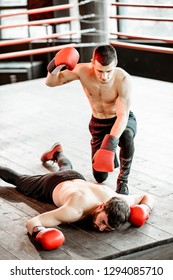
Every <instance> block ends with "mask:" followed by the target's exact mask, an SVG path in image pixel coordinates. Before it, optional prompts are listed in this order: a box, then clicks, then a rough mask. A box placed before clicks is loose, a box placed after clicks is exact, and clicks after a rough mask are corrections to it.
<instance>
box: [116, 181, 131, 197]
mask: <svg viewBox="0 0 173 280" xmlns="http://www.w3.org/2000/svg"><path fill="white" fill-rule="evenodd" d="M116 192H117V193H119V194H124V195H128V194H129V189H128V186H127V184H126V183H125V182H123V181H120V182H119V184H118V185H117V189H116Z"/></svg>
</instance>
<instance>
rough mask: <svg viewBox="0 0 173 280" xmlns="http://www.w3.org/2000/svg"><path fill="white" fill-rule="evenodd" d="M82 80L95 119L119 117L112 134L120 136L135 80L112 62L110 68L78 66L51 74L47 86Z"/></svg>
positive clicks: (97, 64) (88, 64) (127, 113)
mask: <svg viewBox="0 0 173 280" xmlns="http://www.w3.org/2000/svg"><path fill="white" fill-rule="evenodd" d="M74 80H80V82H81V85H82V87H83V89H84V92H85V94H86V96H87V98H88V100H89V103H90V106H91V109H92V114H93V116H94V117H95V118H99V119H105V118H112V117H114V116H117V120H116V122H115V125H114V126H113V127H112V130H111V134H112V135H114V136H115V137H119V136H120V135H121V134H122V132H123V130H124V129H125V126H126V124H127V120H128V116H129V110H130V105H131V89H132V81H131V77H130V75H129V74H128V73H127V72H126V71H124V70H123V69H122V68H119V67H116V65H115V62H114V61H113V62H112V63H111V64H109V65H108V66H102V65H101V64H100V63H98V62H97V61H95V63H92V62H90V63H79V64H77V65H76V67H75V69H74V70H73V71H69V70H64V71H62V72H59V74H58V75H52V74H50V73H48V75H47V78H46V85H48V86H50V87H54V86H59V85H63V84H65V83H68V82H71V81H74Z"/></svg>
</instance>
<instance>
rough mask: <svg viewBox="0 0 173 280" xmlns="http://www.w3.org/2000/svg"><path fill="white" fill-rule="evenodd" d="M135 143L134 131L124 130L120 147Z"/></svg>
mask: <svg viewBox="0 0 173 280" xmlns="http://www.w3.org/2000/svg"><path fill="white" fill-rule="evenodd" d="M133 142H134V132H133V130H131V129H129V128H127V129H126V130H124V132H123V134H122V135H121V137H120V141H119V145H120V147H122V146H129V145H130V146H131V145H132V144H133Z"/></svg>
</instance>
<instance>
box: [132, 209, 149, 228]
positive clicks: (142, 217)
mask: <svg viewBox="0 0 173 280" xmlns="http://www.w3.org/2000/svg"><path fill="white" fill-rule="evenodd" d="M147 208H148V206H147V205H145V204H139V205H133V206H131V207H130V218H129V222H130V223H131V224H133V225H134V226H137V227H141V226H143V224H144V223H145V222H146V220H148V218H149V211H148V210H149V208H148V209H147Z"/></svg>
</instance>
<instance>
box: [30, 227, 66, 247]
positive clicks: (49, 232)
mask: <svg viewBox="0 0 173 280" xmlns="http://www.w3.org/2000/svg"><path fill="white" fill-rule="evenodd" d="M32 237H33V238H34V240H36V241H37V242H38V243H40V244H41V245H42V247H43V249H44V250H53V249H56V248H58V247H60V246H61V245H62V244H63V243H64V241H65V237H64V235H63V233H62V232H61V231H60V230H58V229H55V228H45V227H42V226H38V227H34V228H33V232H32Z"/></svg>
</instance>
